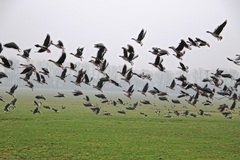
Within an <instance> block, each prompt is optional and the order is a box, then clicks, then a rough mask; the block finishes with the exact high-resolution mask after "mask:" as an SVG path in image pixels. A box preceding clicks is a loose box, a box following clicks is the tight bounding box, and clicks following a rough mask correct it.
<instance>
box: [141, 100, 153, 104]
mask: <svg viewBox="0 0 240 160" xmlns="http://www.w3.org/2000/svg"><path fill="white" fill-rule="evenodd" d="M140 102H141V103H142V104H151V102H150V101H149V100H141V101H140Z"/></svg>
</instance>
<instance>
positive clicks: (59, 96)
mask: <svg viewBox="0 0 240 160" xmlns="http://www.w3.org/2000/svg"><path fill="white" fill-rule="evenodd" d="M54 97H58V98H61V97H65V95H64V94H63V93H60V92H58V94H57V95H55V96H54ZM65 98H66V97H65Z"/></svg>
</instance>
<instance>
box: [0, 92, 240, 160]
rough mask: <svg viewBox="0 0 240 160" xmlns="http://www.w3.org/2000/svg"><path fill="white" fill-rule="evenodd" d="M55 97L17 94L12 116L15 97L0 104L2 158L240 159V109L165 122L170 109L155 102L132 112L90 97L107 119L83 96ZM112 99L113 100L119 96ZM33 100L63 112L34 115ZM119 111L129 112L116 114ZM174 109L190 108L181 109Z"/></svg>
mask: <svg viewBox="0 0 240 160" xmlns="http://www.w3.org/2000/svg"><path fill="white" fill-rule="evenodd" d="M24 92H25V91H24ZM18 93H19V92H18ZM53 93H56V91H51V92H48V93H45V95H46V97H48V98H47V100H46V101H43V100H36V99H34V96H35V93H34V92H25V94H20V93H19V94H18V95H17V98H18V101H17V103H16V108H15V109H11V110H10V112H9V113H4V112H3V108H4V106H5V104H6V102H8V101H11V99H12V97H10V96H5V101H6V102H5V103H4V102H0V110H1V112H0V144H1V147H0V159H11V160H13V159H19V160H20V159H35V160H37V159H41V160H43V159H53V160H54V159H56V160H59V159H81V160H84V159H104V160H106V159H108V160H111V159H112V160H113V159H114V160H122V159H130V160H132V159H133V160H134V159H136V160H141V159H142V160H145V159H148V160H149V159H153V160H160V159H161V160H162V159H164V160H165V159H166V160H169V159H174V160H181V159H204V160H206V159H212V160H217V159H223V160H226V159H228V160H230V159H236V160H238V159H240V153H239V150H240V145H239V144H240V139H239V134H240V116H239V114H238V112H239V109H238V108H237V109H236V111H235V112H234V114H233V115H232V116H233V117H234V118H233V119H226V118H225V117H223V115H221V114H220V112H219V111H217V107H218V104H217V103H215V105H214V106H208V107H205V108H204V110H206V111H208V112H209V113H211V114H212V116H211V117H208V116H199V115H198V116H197V117H196V118H194V117H192V116H176V115H174V114H171V115H172V118H166V117H164V114H165V113H167V112H168V111H169V110H168V109H171V106H169V105H168V103H165V102H162V101H159V100H157V98H152V99H151V98H149V99H151V101H153V102H154V105H141V106H138V108H137V109H136V110H132V111H131V110H126V109H125V107H126V106H127V105H118V106H117V107H115V106H113V105H111V104H110V105H109V104H107V103H105V104H101V103H100V101H99V99H97V98H95V97H94V96H93V95H92V96H91V97H92V101H93V103H98V105H99V106H101V112H102V111H105V110H106V111H108V112H111V113H112V115H111V116H105V115H103V114H101V112H100V114H99V115H96V114H95V113H93V112H92V111H91V109H90V108H89V107H84V106H83V105H82V103H83V102H84V100H83V97H84V95H82V96H78V97H74V96H72V95H70V94H69V95H66V96H67V97H66V98H54V97H53V96H52V95H53ZM47 94H48V95H47ZM1 95H3V94H1ZM50 95H51V96H50ZM109 95H110V97H111V98H112V99H114V98H115V99H116V97H117V96H119V95H117V94H112V93H111V94H109ZM121 96H122V95H121ZM142 98H144V97H142V96H138V97H137V98H135V100H140V99H142ZM123 99H124V98H123ZM33 100H36V101H38V102H39V101H41V102H42V103H43V104H46V105H49V106H51V107H55V108H58V109H59V113H55V112H53V111H52V110H47V109H44V108H41V112H42V113H41V114H32V113H31V112H30V110H33V109H34V108H35V106H34V105H33ZM124 100H126V101H127V99H124ZM128 101H129V100H128ZM129 102H130V101H129ZM131 102H132V103H133V102H135V101H134V100H133V101H131ZM218 103H219V102H218ZM62 105H63V106H64V107H66V108H65V109H62V108H61V106H62ZM156 108H159V109H160V110H161V114H160V115H158V114H156V113H155V110H156ZM199 108H203V106H199V107H192V106H188V109H189V111H190V112H191V113H197V111H198V109H199ZM120 109H124V110H125V111H126V114H119V113H117V110H120ZM175 109H177V110H179V111H184V110H186V109H184V108H183V107H182V105H179V106H178V105H177V106H176V108H175ZM140 112H144V113H145V114H147V115H148V116H143V115H141V114H140Z"/></svg>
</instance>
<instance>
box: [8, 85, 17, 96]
mask: <svg viewBox="0 0 240 160" xmlns="http://www.w3.org/2000/svg"><path fill="white" fill-rule="evenodd" d="M17 88H18V85H16V84H14V85H13V86H12V87H11V88H10V91H9V92H8V91H6V93H7V94H9V95H11V96H13V97H14V92H15V90H16V89H17Z"/></svg>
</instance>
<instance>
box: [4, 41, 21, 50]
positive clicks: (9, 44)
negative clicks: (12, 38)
mask: <svg viewBox="0 0 240 160" xmlns="http://www.w3.org/2000/svg"><path fill="white" fill-rule="evenodd" d="M3 46H4V47H6V48H12V49H16V50H18V52H21V49H20V48H19V47H18V45H17V44H16V43H14V42H9V43H6V44H4V45H3Z"/></svg>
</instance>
